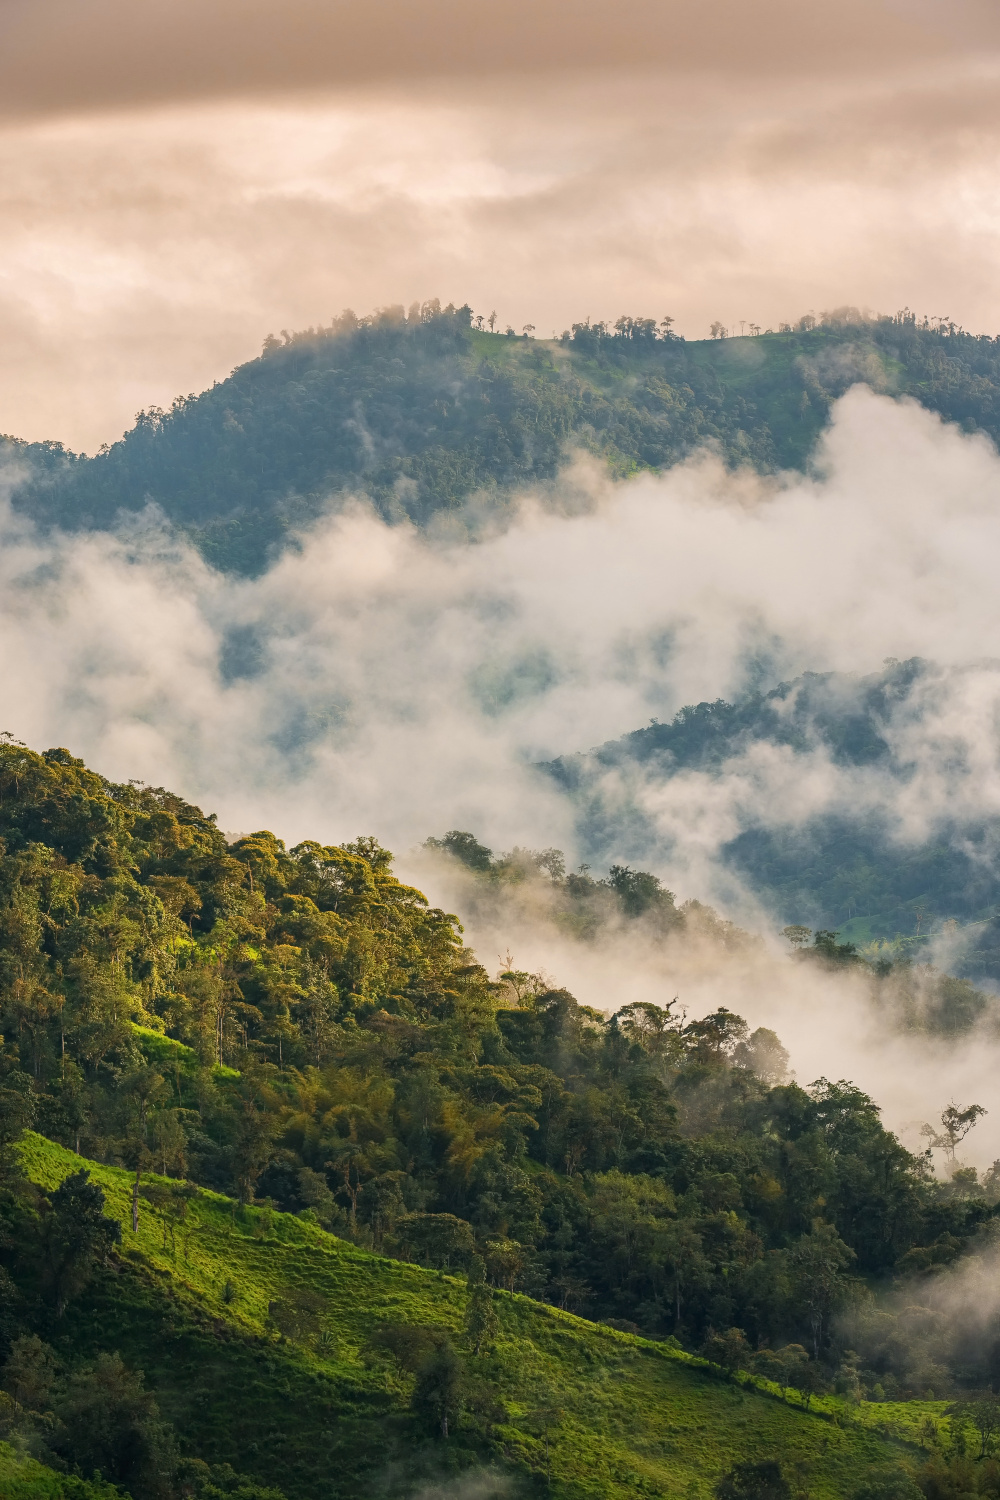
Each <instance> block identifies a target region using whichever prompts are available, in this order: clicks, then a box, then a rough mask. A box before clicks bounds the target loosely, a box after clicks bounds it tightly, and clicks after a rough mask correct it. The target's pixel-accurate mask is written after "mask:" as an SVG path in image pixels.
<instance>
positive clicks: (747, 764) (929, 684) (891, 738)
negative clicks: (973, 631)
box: [544, 658, 1000, 980]
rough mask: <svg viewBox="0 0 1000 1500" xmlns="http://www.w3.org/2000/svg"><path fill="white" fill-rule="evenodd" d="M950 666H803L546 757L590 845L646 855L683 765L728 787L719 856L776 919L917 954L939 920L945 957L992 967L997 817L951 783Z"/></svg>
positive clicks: (990, 973) (999, 965)
mask: <svg viewBox="0 0 1000 1500" xmlns="http://www.w3.org/2000/svg"><path fill="white" fill-rule="evenodd" d="M976 670H980V671H983V672H991V671H992V668H991V667H990V666H989V665H988V664H987V665H985V666H982V667H980V668H978V669H976ZM962 676H963V674H962V673H959V672H957V671H955V672H948V671H944V670H942V669H939V668H936V667H934V666H933V664H931V663H928V662H925V661H922V660H920V659H918V658H914V659H912V660H910V661H906V662H893V663H889V664H887V665H886V667H885V668H884V670H883V671H882V672H880V673H876V674H873V675H871V676H856V675H851V674H846V673H836V672H827V673H815V672H807V673H805V674H804V675H803V676H802V677H799V678H797V679H795V680H794V681H792V682H786V683H782V684H780V685H779V686H778V687H776V688H774V689H773V690H772V691H770V692H768V693H753V694H750V695H748V696H747V697H745V698H743V699H740V700H739V701H737V702H735V703H727V702H724V701H718V702H714V703H699V704H695V705H692V706H690V707H686V708H683V709H681V711H680V712H679V713H678V714H677V715H676V717H675V718H674V719H673V720H672V722H671V723H669V724H659V723H653V724H650V725H649V726H647V727H646V728H644V729H639V730H636V731H634V732H633V733H631V734H626V735H624V736H623V737H622V738H620V739H618V740H614V741H611V742H609V743H607V744H605V745H602V746H600V747H598V748H597V749H595V750H592V751H590V752H589V753H587V754H582V755H574V756H565V757H563V758H561V759H559V760H556V761H553V762H551V763H549V764H548V765H547V766H546V767H545V768H544V769H545V771H546V772H547V774H548V775H549V776H551V777H552V778H554V779H555V781H556V782H557V783H558V784H559V785H560V786H561V787H562V788H563V789H564V790H565V791H566V793H567V794H568V795H569V796H570V797H572V798H573V800H574V802H575V804H576V806H577V809H578V825H579V831H580V834H581V837H582V839H583V841H584V844H585V847H589V848H590V849H591V850H592V851H593V853H594V857H595V858H597V857H603V856H606V855H607V854H608V852H609V851H610V852H611V854H612V856H614V854H615V851H618V852H619V853H620V851H621V847H622V844H623V843H628V844H629V846H630V847H631V848H633V849H636V850H638V851H639V853H640V857H641V856H642V855H643V854H644V855H645V856H650V855H651V854H652V852H653V850H654V848H655V846H656V842H657V834H656V831H655V828H654V827H653V824H652V822H651V821H650V819H649V817H648V815H647V814H646V813H645V811H644V807H645V806H646V805H647V803H646V794H647V793H648V792H649V791H650V789H655V788H656V787H663V786H665V785H667V784H669V783H670V782H671V781H673V780H674V779H675V778H683V785H684V786H685V788H686V790H687V792H688V794H689V795H690V797H691V798H696V797H697V796H698V795H699V790H698V789H699V787H700V788H701V789H702V791H704V790H705V789H707V788H708V787H714V788H716V789H717V788H718V787H719V786H720V785H727V784H729V785H732V786H737V785H738V786H739V788H740V789H741V795H740V797H739V808H740V814H739V815H740V819H741V821H742V825H743V826H742V827H741V829H740V831H739V832H738V833H737V834H736V836H735V837H729V838H727V839H725V840H724V841H723V842H721V843H720V844H719V846H718V849H717V851H716V853H717V858H718V860H719V862H720V864H721V865H722V867H723V868H725V869H726V870H728V871H729V872H731V874H732V875H733V876H735V877H736V878H737V879H738V880H739V881H740V882H742V883H743V884H744V886H745V887H746V888H748V889H749V890H751V891H752V892H753V893H754V895H755V896H756V897H758V898H760V899H761V900H762V901H763V902H764V903H765V904H766V905H768V906H770V908H771V909H772V910H773V912H774V914H775V919H776V921H777V923H778V925H781V924H783V923H789V924H807V925H809V926H811V927H815V928H821V929H823V928H826V929H831V928H832V929H838V930H839V931H840V933H841V935H842V937H843V938H845V939H847V940H850V941H853V942H856V943H857V942H860V943H869V942H873V941H874V942H878V943H883V944H890V945H891V944H896V946H897V947H899V948H901V949H902V950H904V951H905V950H909V951H910V952H913V953H916V952H918V951H919V949H920V947H921V946H925V945H926V942H927V940H928V937H929V935H930V934H931V933H932V931H934V930H935V929H938V930H940V929H941V927H942V926H943V924H946V923H947V924H952V927H953V928H954V927H956V926H957V928H959V929H961V933H960V934H959V933H958V932H956V933H955V934H954V938H953V946H955V947H956V949H957V951H956V965H957V967H958V968H959V970H960V971H961V972H962V973H963V974H966V975H968V976H970V977H979V978H990V979H992V980H1000V922H998V921H997V912H998V909H1000V860H998V855H997V849H998V844H1000V822H998V820H997V819H996V817H994V816H991V815H989V814H988V813H984V812H983V811H982V805H981V801H980V800H979V799H978V798H977V797H976V796H975V795H973V796H972V797H971V798H967V797H966V796H965V795H964V794H965V791H966V789H967V779H968V777H969V774H970V772H969V766H968V763H967V760H966V759H965V758H964V752H963V750H962V748H961V744H960V741H959V740H958V739H956V737H955V732H954V725H953V724H952V725H951V726H950V728H951V736H950V738H946V737H945V735H944V734H943V733H941V732H940V726H941V723H942V722H944V720H943V714H944V711H945V708H944V706H945V704H947V703H948V702H949V701H950V698H949V694H950V692H951V690H952V688H953V687H954V685H955V684H956V683H957V682H958V681H959V680H960V679H961V677H962ZM967 727H969V732H970V733H971V732H972V730H971V726H967ZM770 752H778V756H779V758H778V759H776V760H775V759H773V758H770ZM817 766H821V767H824V768H826V769H827V770H828V772H829V774H828V775H827V776H825V778H824V780H823V784H822V790H821V791H820V792H819V793H817V794H815V796H814V798H813V806H812V807H811V808H810V807H809V806H808V805H805V806H804V808H803V810H802V811H801V813H797V814H796V815H795V816H793V817H789V816H787V814H786V811H785V808H786V806H787V805H789V804H790V803H791V802H793V801H794V799H793V798H792V789H793V788H794V787H796V786H797V785H799V786H801V785H804V783H805V778H806V777H807V775H808V774H809V773H810V771H811V770H814V769H815V768H816V767H817ZM762 767H763V768H764V770H763V771H762V770H761V768H762ZM773 767H777V770H776V772H773V771H772V768H773ZM769 774H776V775H777V777H778V779H779V781H780V784H781V788H782V791H783V793H784V796H783V797H778V798H776V797H775V796H774V795H773V793H774V786H773V784H772V783H771V781H770V780H769V779H768V776H769ZM800 778H801V779H800ZM913 802H916V803H918V805H919V804H922V803H926V804H928V805H929V806H933V807H934V809H935V813H934V816H933V818H931V819H930V821H929V824H926V825H925V824H924V823H921V826H920V830H919V832H914V831H913V830H912V829H911V828H909V827H908V825H907V822H906V817H905V816H904V814H905V813H907V812H908V811H909V810H910V808H911V806H912V803H913ZM795 805H799V804H795ZM660 852H661V853H663V852H664V851H663V850H662V849H661V851H660ZM960 937H961V939H962V941H961V942H960V941H959V938H960Z"/></svg>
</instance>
